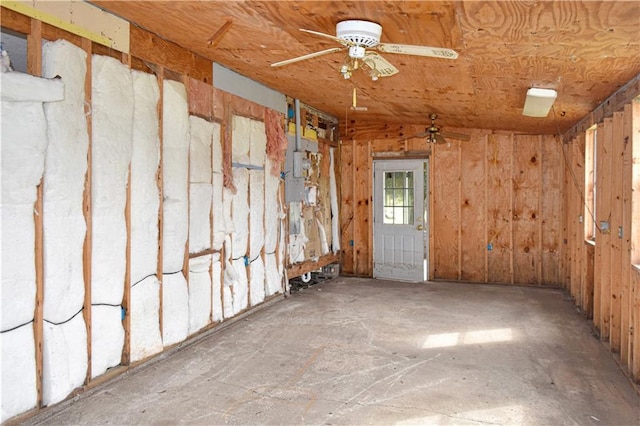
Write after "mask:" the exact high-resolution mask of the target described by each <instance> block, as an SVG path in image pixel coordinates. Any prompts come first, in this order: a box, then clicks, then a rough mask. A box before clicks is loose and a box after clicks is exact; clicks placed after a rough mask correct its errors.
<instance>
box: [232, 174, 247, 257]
mask: <svg viewBox="0 0 640 426" xmlns="http://www.w3.org/2000/svg"><path fill="white" fill-rule="evenodd" d="M233 183H234V184H235V186H236V193H235V194H234V195H233V198H232V201H231V211H232V213H233V214H232V215H231V217H232V221H233V233H232V234H231V258H232V259H238V258H240V257H242V256H245V255H246V254H247V248H248V243H249V171H248V170H247V169H244V168H234V169H233Z"/></svg>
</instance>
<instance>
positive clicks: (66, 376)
mask: <svg viewBox="0 0 640 426" xmlns="http://www.w3.org/2000/svg"><path fill="white" fill-rule="evenodd" d="M43 331H44V333H43V334H44V339H43V341H44V342H43V345H42V352H43V353H42V376H43V378H42V402H43V404H44V405H51V404H55V403H56V402H60V401H62V400H63V399H65V398H66V397H67V395H69V393H71V391H73V390H74V389H75V388H77V387H78V386H81V385H82V383H83V382H84V379H85V376H86V374H87V367H88V361H87V329H86V327H85V323H84V318H83V317H82V314H81V313H79V314H77V315H76V316H75V317H73V318H72V319H71V320H69V321H67V322H65V323H64V324H60V325H54V324H50V323H48V322H46V321H45V323H44V330H43Z"/></svg>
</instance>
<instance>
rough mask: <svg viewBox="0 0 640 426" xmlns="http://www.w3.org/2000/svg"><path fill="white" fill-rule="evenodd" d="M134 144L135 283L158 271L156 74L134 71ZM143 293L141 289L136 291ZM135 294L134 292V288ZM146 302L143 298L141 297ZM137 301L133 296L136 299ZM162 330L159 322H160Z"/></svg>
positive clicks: (132, 197)
mask: <svg viewBox="0 0 640 426" xmlns="http://www.w3.org/2000/svg"><path fill="white" fill-rule="evenodd" d="M131 76H132V80H133V95H134V103H133V140H134V141H135V143H134V144H133V149H132V154H131V237H130V238H131V283H132V285H134V284H135V283H138V282H139V281H140V280H142V279H144V278H145V277H148V276H149V275H151V274H155V273H156V272H157V265H158V209H159V204H160V202H159V190H158V183H157V181H156V173H157V171H158V165H159V163H160V138H159V128H158V123H159V121H158V101H159V99H160V88H159V86H158V80H157V78H156V77H155V76H154V75H152V74H147V73H143V72H140V71H132V73H131ZM136 293H138V294H140V291H138V292H136ZM132 297H133V292H132ZM139 302H140V303H142V304H145V302H143V301H139ZM132 303H133V300H132ZM158 330H159V324H158Z"/></svg>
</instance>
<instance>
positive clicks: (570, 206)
mask: <svg viewBox="0 0 640 426" xmlns="http://www.w3.org/2000/svg"><path fill="white" fill-rule="evenodd" d="M637 95H640V93H638V94H637ZM625 96H626V95H625ZM587 131H588V130H585V131H584V132H583V133H580V134H577V135H575V136H574V138H573V139H572V140H571V141H570V142H568V144H566V145H565V146H564V147H563V148H564V155H565V156H566V163H567V165H568V166H567V168H566V169H565V177H564V184H565V191H564V205H565V241H566V242H567V243H566V247H567V248H566V255H565V256H564V263H565V273H564V274H563V278H564V287H565V288H566V289H567V291H568V292H569V293H570V294H571V295H572V296H573V298H574V300H575V304H576V305H577V306H578V307H579V308H580V309H581V310H582V311H583V313H584V314H585V315H586V317H587V318H592V321H593V326H594V328H595V331H596V333H597V334H598V335H599V336H600V339H601V340H602V341H603V342H604V343H605V345H606V346H607V347H608V348H609V349H610V350H611V352H613V353H614V354H616V359H617V360H618V361H619V363H620V366H621V367H622V369H623V370H624V371H625V372H626V373H627V374H628V375H629V376H630V377H631V378H632V379H633V380H634V381H635V382H636V383H640V332H638V330H640V286H639V284H640V266H638V265H637V264H636V265H634V262H635V263H637V262H638V258H637V250H638V236H639V235H640V234H638V229H637V228H638V223H637V219H636V220H634V219H635V218H634V217H633V216H632V215H633V214H634V213H635V214H636V215H637V214H638V209H639V208H640V203H638V201H637V200H638V199H640V197H638V196H637V194H638V193H640V169H639V168H638V165H640V103H639V102H638V100H637V98H636V100H634V101H632V102H630V103H627V104H625V105H623V106H622V109H621V110H618V111H614V112H612V113H611V115H610V116H609V117H605V118H603V119H602V121H601V122H600V123H598V124H597V129H596V132H597V135H596V149H595V150H596V159H597V163H596V166H595V167H596V177H597V178H596V190H597V195H596V212H595V221H596V225H597V227H598V231H597V232H596V236H595V240H591V239H590V238H589V230H586V231H587V232H585V223H587V221H584V217H585V215H587V214H588V212H587V211H586V210H585V198H587V199H588V197H586V195H588V194H585V192H586V191H585V185H584V182H585V167H584V164H585V158H587V160H588V159H589V158H591V154H590V153H589V152H588V148H587V147H586V146H585V139H586V136H585V134H586V132H587ZM634 173H635V175H634ZM587 189H589V188H588V187H587ZM634 202H635V203H637V204H634ZM586 226H590V225H589V224H587V225H586ZM607 228H608V229H607ZM634 250H635V253H636V254H635V256H636V257H633V255H634Z"/></svg>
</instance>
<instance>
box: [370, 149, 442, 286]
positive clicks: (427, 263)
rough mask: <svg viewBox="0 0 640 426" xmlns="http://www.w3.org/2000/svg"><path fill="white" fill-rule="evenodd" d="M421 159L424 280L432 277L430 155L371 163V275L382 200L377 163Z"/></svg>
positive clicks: (378, 159)
mask: <svg viewBox="0 0 640 426" xmlns="http://www.w3.org/2000/svg"><path fill="white" fill-rule="evenodd" d="M416 160H417V161H421V162H422V163H423V167H424V169H423V170H424V174H423V179H424V187H423V225H424V227H425V231H424V238H423V249H424V263H423V280H422V282H426V281H429V279H430V277H431V227H432V218H431V188H430V185H431V161H430V156H428V155H426V156H424V157H423V156H420V157H411V158H407V157H403V158H393V157H389V158H387V157H381V158H373V161H372V163H371V165H372V167H371V184H372V185H371V195H372V203H371V204H372V206H371V207H372V208H371V210H372V222H371V241H372V246H371V247H372V252H371V265H372V268H371V275H372V276H373V275H374V272H375V252H376V234H375V217H376V216H375V215H376V208H377V207H379V206H377V205H376V203H378V202H381V200H378V199H377V197H376V176H375V170H376V163H380V162H383V161H384V162H391V161H393V162H399V163H402V162H408V161H412V162H414V161H416Z"/></svg>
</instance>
